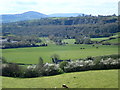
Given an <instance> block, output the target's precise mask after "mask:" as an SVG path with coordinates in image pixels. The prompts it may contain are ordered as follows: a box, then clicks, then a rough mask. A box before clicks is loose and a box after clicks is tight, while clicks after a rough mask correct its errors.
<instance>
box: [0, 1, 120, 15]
mask: <svg viewBox="0 0 120 90" xmlns="http://www.w3.org/2000/svg"><path fill="white" fill-rule="evenodd" d="M117 4H118V0H1V2H0V13H2V14H3V13H23V12H26V11H38V12H41V13H45V14H52V13H65V12H66V13H68V12H78V13H86V14H94V15H97V14H112V13H117V8H118V6H117ZM103 11H104V12H103Z"/></svg>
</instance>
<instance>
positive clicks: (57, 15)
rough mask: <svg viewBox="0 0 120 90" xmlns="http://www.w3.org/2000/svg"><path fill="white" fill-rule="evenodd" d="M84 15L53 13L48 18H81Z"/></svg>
mask: <svg viewBox="0 0 120 90" xmlns="http://www.w3.org/2000/svg"><path fill="white" fill-rule="evenodd" d="M82 15H85V14H82V13H55V14H50V15H49V17H76V16H82Z"/></svg>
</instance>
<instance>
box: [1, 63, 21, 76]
mask: <svg viewBox="0 0 120 90" xmlns="http://www.w3.org/2000/svg"><path fill="white" fill-rule="evenodd" d="M20 74H21V71H20V67H19V66H18V65H17V64H15V63H12V64H6V66H5V67H3V68H2V75H3V76H9V77H19V76H20Z"/></svg>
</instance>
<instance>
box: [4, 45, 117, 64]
mask: <svg viewBox="0 0 120 90" xmlns="http://www.w3.org/2000/svg"><path fill="white" fill-rule="evenodd" d="M96 46H99V48H98V49H96V47H93V46H92V45H74V44H71V45H49V46H47V47H32V48H14V49H3V51H2V54H3V57H5V58H6V59H7V61H9V62H16V63H25V64H36V63H38V59H39V57H42V58H43V59H44V62H51V56H52V55H53V54H58V55H59V56H60V59H63V60H65V59H72V60H75V59H80V58H86V57H87V56H100V55H110V54H117V53H118V46H115V45H110V46H105V45H96ZM81 47H84V48H85V49H84V50H83V49H80V48H81Z"/></svg>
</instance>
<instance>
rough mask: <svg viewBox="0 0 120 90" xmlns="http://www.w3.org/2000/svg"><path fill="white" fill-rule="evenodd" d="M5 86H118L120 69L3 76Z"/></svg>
mask: <svg viewBox="0 0 120 90" xmlns="http://www.w3.org/2000/svg"><path fill="white" fill-rule="evenodd" d="M2 79H3V80H2V81H3V83H2V85H3V86H2V87H3V88H54V87H57V88H61V85H62V84H66V85H68V87H69V88H118V70H95V71H85V72H75V73H65V74H62V75H56V76H49V77H39V78H25V79H21V78H10V77H2Z"/></svg>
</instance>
